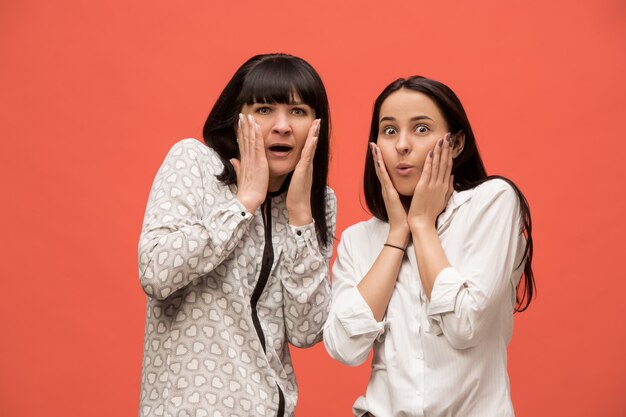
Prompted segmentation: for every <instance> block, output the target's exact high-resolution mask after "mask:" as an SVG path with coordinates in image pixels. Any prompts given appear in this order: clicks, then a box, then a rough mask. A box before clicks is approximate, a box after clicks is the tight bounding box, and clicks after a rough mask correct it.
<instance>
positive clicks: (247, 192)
mask: <svg viewBox="0 0 626 417" xmlns="http://www.w3.org/2000/svg"><path fill="white" fill-rule="evenodd" d="M237 142H239V157H240V158H241V160H239V159H236V158H233V159H231V160H230V162H231V163H232V164H233V168H235V172H236V174H237V200H239V201H240V202H241V204H243V205H244V206H245V207H246V209H247V210H248V212H250V213H254V212H255V211H256V209H257V208H259V206H260V205H261V204H262V203H263V201H265V197H266V195H267V187H268V184H269V176H270V173H269V168H268V165H267V157H266V156H265V141H264V140H263V135H262V134H261V127H260V126H259V125H258V124H257V123H256V122H255V121H254V117H252V115H247V116H244V115H243V114H241V113H239V126H238V127H237Z"/></svg>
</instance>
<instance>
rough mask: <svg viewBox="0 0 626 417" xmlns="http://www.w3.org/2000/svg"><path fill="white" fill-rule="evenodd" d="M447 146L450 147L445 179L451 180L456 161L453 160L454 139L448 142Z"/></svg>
mask: <svg viewBox="0 0 626 417" xmlns="http://www.w3.org/2000/svg"><path fill="white" fill-rule="evenodd" d="M450 138H452V136H450ZM446 146H447V147H448V158H447V159H448V166H447V168H446V173H445V177H444V178H449V177H450V175H452V167H453V166H454V160H453V158H452V150H453V142H452V139H450V140H449V141H448V143H447V144H446Z"/></svg>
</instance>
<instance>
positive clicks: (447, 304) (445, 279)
mask: <svg viewBox="0 0 626 417" xmlns="http://www.w3.org/2000/svg"><path fill="white" fill-rule="evenodd" d="M465 286H466V284H465V279H463V277H462V276H461V275H460V274H459V273H458V272H457V271H456V269H454V268H452V267H448V268H445V269H444V270H443V271H441V272H440V273H439V275H438V276H437V278H436V279H435V285H434V286H433V290H432V292H431V293H430V303H429V304H428V315H429V316H431V315H435V314H443V313H449V312H451V311H454V305H455V303H456V298H457V296H458V294H459V291H461V288H462V287H465Z"/></svg>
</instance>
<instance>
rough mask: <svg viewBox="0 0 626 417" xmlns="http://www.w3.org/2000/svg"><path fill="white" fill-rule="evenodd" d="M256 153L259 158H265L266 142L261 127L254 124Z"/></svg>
mask: <svg viewBox="0 0 626 417" xmlns="http://www.w3.org/2000/svg"><path fill="white" fill-rule="evenodd" d="M252 120H254V118H253V119H252ZM254 151H255V153H256V156H257V157H259V158H264V157H265V141H264V140H263V133H261V125H260V124H258V123H257V122H254Z"/></svg>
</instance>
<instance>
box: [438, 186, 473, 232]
mask: <svg viewBox="0 0 626 417" xmlns="http://www.w3.org/2000/svg"><path fill="white" fill-rule="evenodd" d="M473 194H474V189H473V188H472V189H469V190H464V191H453V192H452V195H451V196H450V199H449V200H448V205H447V206H446V209H445V211H444V212H443V213H441V214H440V215H439V217H438V218H437V230H439V229H441V228H442V227H443V226H444V225H446V224H447V223H449V222H450V220H451V217H452V214H453V213H454V211H455V210H456V209H457V208H459V207H460V206H462V205H463V204H465V203H467V202H468V201H469V200H470V199H471V198H472V195H473Z"/></svg>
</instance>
